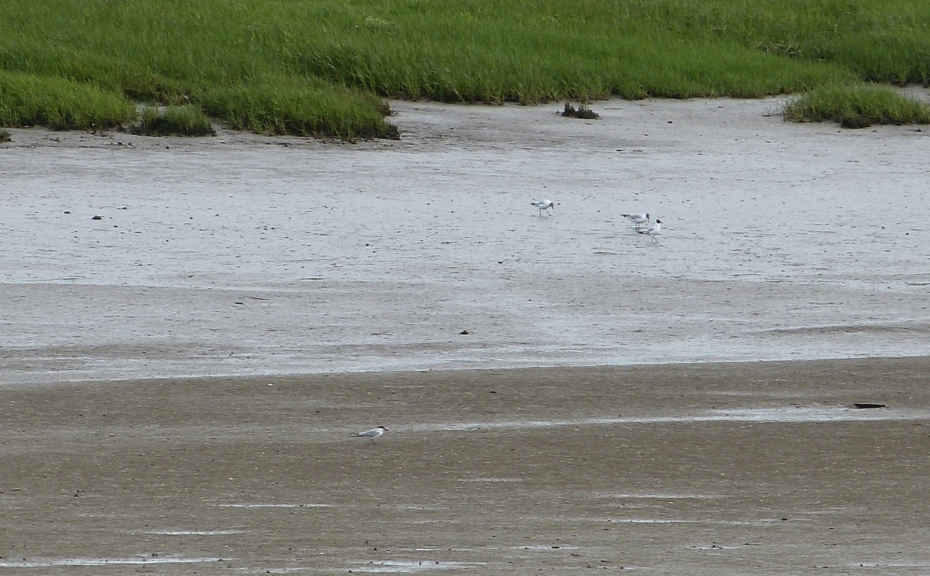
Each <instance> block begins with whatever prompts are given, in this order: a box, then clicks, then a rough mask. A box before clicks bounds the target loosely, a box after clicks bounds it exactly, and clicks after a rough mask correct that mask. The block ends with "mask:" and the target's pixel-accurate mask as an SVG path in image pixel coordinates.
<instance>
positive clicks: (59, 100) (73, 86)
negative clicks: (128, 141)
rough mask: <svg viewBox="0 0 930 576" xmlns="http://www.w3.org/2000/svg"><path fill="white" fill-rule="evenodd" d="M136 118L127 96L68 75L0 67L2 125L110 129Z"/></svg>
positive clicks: (0, 116) (62, 128)
mask: <svg viewBox="0 0 930 576" xmlns="http://www.w3.org/2000/svg"><path fill="white" fill-rule="evenodd" d="M135 119H136V109H135V107H134V106H133V105H132V103H130V102H129V100H127V99H126V97H125V96H123V95H122V94H119V93H115V92H106V91H103V90H101V89H99V88H97V87H96V86H94V85H92V84H89V83H82V82H75V81H73V80H68V79H65V78H49V77H42V76H36V75H34V74H26V73H16V72H7V71H4V70H0V125H2V126H12V127H22V126H48V127H49V128H53V129H56V130H73V129H90V128H109V127H112V126H119V125H121V124H124V123H126V122H131V121H133V120H135Z"/></svg>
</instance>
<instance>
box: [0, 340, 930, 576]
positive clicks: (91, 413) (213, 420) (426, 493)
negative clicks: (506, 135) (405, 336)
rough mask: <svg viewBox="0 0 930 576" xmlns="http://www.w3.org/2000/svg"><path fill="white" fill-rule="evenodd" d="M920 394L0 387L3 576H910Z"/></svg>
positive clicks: (492, 374) (697, 372)
mask: <svg viewBox="0 0 930 576" xmlns="http://www.w3.org/2000/svg"><path fill="white" fill-rule="evenodd" d="M928 374H930V360H928V359H926V358H905V359H870V360H844V361H817V362H786V363H742V364H741V363H726V364H700V365H658V366H651V367H608V368H576V369H525V370H487V371H455V372H441V371H435V372H417V373H401V372H388V373H381V374H376V373H367V374H343V375H318V376H302V377H286V378H285V377H256V378H210V379H192V380H191V379H166V380H151V381H131V382H102V383H73V384H68V383H64V384H50V385H40V386H35V385H31V386H4V387H0V437H2V442H0V460H2V462H3V465H2V466H0V574H77V575H91V574H94V575H96V574H127V573H151V574H192V573H197V574H265V573H272V574H283V573H292V574H318V573H319V574H346V573H349V572H350V571H351V572H352V573H363V574H364V573H405V574H428V573H449V574H504V573H508V574H531V573H533V574H535V573H538V572H539V571H544V572H545V571H551V572H554V573H561V574H564V573H579V572H580V573H586V572H588V571H591V570H597V571H598V573H627V572H631V573H642V574H717V575H720V574H723V575H726V574H732V575H737V574H789V573H790V574H800V573H821V574H863V575H865V574H914V575H916V574H926V573H927V571H928V570H930V552H928V550H930V536H928V532H927V530H926V526H928V525H930V513H928V511H927V510H928V508H927V506H926V494H927V486H928V485H930V478H928V473H930V472H928V471H930V386H928V384H930V377H928ZM856 403H860V404H868V403H871V404H883V405H884V407H883V408H872V409H857V408H855V407H854V406H855V404H856ZM379 424H380V425H384V426H386V427H387V428H388V430H389V431H388V432H387V433H386V434H385V435H384V436H383V437H381V438H379V439H377V440H368V439H365V438H355V437H352V436H351V434H353V433H355V432H357V431H360V430H366V429H368V428H371V427H373V426H376V425H379Z"/></svg>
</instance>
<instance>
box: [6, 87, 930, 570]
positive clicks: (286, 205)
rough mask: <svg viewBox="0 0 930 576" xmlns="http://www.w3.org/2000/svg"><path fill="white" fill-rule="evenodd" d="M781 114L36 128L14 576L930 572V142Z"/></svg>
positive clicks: (496, 113) (10, 534)
mask: <svg viewBox="0 0 930 576" xmlns="http://www.w3.org/2000/svg"><path fill="white" fill-rule="evenodd" d="M917 92H918V93H919V94H921V95H923V96H924V97H926V95H927V90H925V89H921V90H917ZM780 105H781V100H775V99H773V100H754V101H742V100H692V101H686V102H678V101H675V102H669V101H661V100H646V101H641V102H624V101H616V100H615V101H610V102H603V103H596V104H594V105H593V106H592V108H594V109H595V110H596V111H597V112H599V113H600V114H601V118H600V120H598V121H583V122H579V121H575V120H569V119H565V118H561V117H559V116H558V115H557V114H556V112H557V109H558V108H559V107H558V106H554V105H553V106H539V107H519V106H499V107H486V106H446V105H440V104H432V103H417V102H397V103H392V106H393V107H394V109H395V110H396V112H397V114H396V116H394V117H393V118H392V121H394V122H395V123H396V124H397V125H398V126H399V127H400V129H401V133H402V136H403V139H402V140H401V141H399V142H368V143H360V144H357V145H346V144H338V143H332V142H319V141H315V140H307V139H300V138H268V137H264V136H256V135H250V134H239V133H233V132H229V131H224V130H220V135H219V136H218V137H217V138H211V139H196V140H192V139H177V138H168V139H161V138H143V137H135V136H133V137H129V136H127V135H125V134H116V133H111V134H96V135H90V134H74V133H64V134H62V133H50V132H46V131H41V130H13V131H12V132H13V139H14V141H13V143H12V144H7V145H4V146H2V147H0V213H2V214H3V223H2V226H3V228H2V230H0V235H2V237H0V438H2V441H0V463H2V465H0V575H2V574H6V573H10V574H56V573H60V574H88V575H90V574H94V575H96V574H125V573H128V572H140V573H157V574H190V573H195V572H196V573H197V574H221V573H222V574H243V573H244V574H250V573H256V574H264V573H297V574H300V573H311V574H312V573H342V574H344V573H348V572H349V571H352V572H362V573H391V572H393V573H423V572H452V573H469V574H471V573H473V574H501V573H516V574H529V573H537V572H539V571H553V572H556V573H566V572H573V571H576V570H589V569H598V570H607V571H608V572H620V571H623V572H628V571H633V572H642V573H650V574H651V573H655V574H714V575H720V574H723V575H727V574H733V575H737V574H747V573H753V574H785V573H792V574H799V573H808V572H815V571H816V572H823V573H828V574H858V573H867V574H873V573H880V574H925V573H927V572H928V571H930V552H928V550H930V546H928V544H930V537H928V536H927V530H926V529H925V526H927V525H930V518H928V513H927V512H926V505H925V500H926V493H927V486H928V485H930V483H928V480H930V479H928V470H930V462H928V459H930V456H928V454H930V450H928V449H930V435H928V430H927V426H928V419H930V386H928V376H927V374H930V359H928V358H926V357H924V355H926V354H927V350H928V346H930V312H928V310H930V292H928V286H930V275H928V273H927V266H926V264H927V258H928V248H927V247H928V246H930V227H928V225H927V222H930V199H928V189H927V186H926V181H927V164H926V158H927V157H928V150H930V139H928V138H930V133H928V132H926V131H923V130H917V129H916V128H914V127H910V126H901V127H880V128H874V129H867V130H856V131H847V130H840V129H838V128H837V127H836V126H833V125H829V124H824V125H796V124H786V123H784V122H782V120H781V118H780V117H779V116H778V113H777V112H778V109H779V107H780ZM539 198H550V199H552V200H554V201H556V202H557V204H556V209H555V212H554V214H553V215H551V216H542V217H540V216H539V215H538V214H537V211H536V210H535V209H534V208H532V207H531V206H530V205H529V201H531V200H536V199H539ZM646 211H649V212H651V213H652V215H653V217H659V218H662V220H663V223H664V224H665V226H666V227H665V229H664V234H663V235H662V237H661V240H660V241H659V242H658V243H652V242H650V241H649V240H648V239H647V238H644V237H642V236H640V235H637V234H636V233H635V232H634V231H633V229H632V227H631V226H629V225H628V223H627V222H626V221H624V220H623V219H622V218H621V217H620V216H619V214H620V213H621V212H646ZM94 216H98V217H99V218H98V219H94V218H93V217H94ZM830 359H838V360H830ZM843 359H845V360H843ZM756 360H769V361H770V362H766V363H746V362H745V361H756ZM785 360H797V361H794V362H782V361H785ZM801 360H807V361H801ZM717 361H724V362H727V363H713V362H717ZM737 361H742V362H743V363H738V362H737ZM776 361H778V362H776ZM673 363H677V364H673ZM585 366H601V367H596V368H591V367H585ZM475 368H485V369H486V370H474V369H475ZM515 368H520V369H515ZM417 370H421V371H417ZM424 370H431V371H424ZM857 402H859V403H862V402H865V403H875V404H884V405H885V407H884V408H874V409H857V408H854V407H853V406H854V404H855V403H857ZM379 424H383V425H384V426H386V427H387V428H389V430H390V431H389V432H388V433H387V434H386V435H385V436H384V437H382V438H380V439H378V440H376V441H370V440H367V439H362V438H352V437H350V434H351V433H353V432H357V431H359V430H364V429H367V428H370V427H373V426H376V425H379Z"/></svg>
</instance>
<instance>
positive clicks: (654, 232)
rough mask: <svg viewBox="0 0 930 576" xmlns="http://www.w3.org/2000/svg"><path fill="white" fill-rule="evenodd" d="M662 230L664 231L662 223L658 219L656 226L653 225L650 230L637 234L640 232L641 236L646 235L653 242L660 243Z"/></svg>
mask: <svg viewBox="0 0 930 576" xmlns="http://www.w3.org/2000/svg"><path fill="white" fill-rule="evenodd" d="M661 230H662V221H661V220H659V219H658V218H656V223H655V224H653V225H652V226H650V227H649V228H646V229H645V230H637V232H639V233H640V234H645V235H646V236H649V238H650V239H652V241H653V242H658V241H659V238H658V236H659V232H660V231H661Z"/></svg>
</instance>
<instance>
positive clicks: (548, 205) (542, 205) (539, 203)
mask: <svg viewBox="0 0 930 576" xmlns="http://www.w3.org/2000/svg"><path fill="white" fill-rule="evenodd" d="M530 205H531V206H535V207H536V208H538V209H539V216H540V217H542V213H543V210H545V211H546V214H550V215H551V213H550V212H549V210H552V211H553V212H554V211H555V202H553V201H552V200H534V201H533V202H530Z"/></svg>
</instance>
